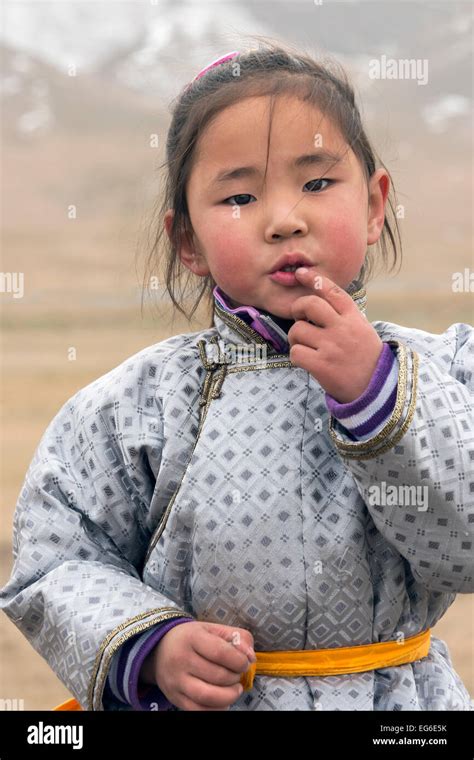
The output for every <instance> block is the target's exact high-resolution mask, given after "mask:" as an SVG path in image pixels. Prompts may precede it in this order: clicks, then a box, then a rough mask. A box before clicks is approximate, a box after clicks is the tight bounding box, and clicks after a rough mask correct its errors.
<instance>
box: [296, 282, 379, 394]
mask: <svg viewBox="0 0 474 760" xmlns="http://www.w3.org/2000/svg"><path fill="white" fill-rule="evenodd" d="M295 276H296V279H297V280H298V281H299V282H300V283H301V284H302V285H306V286H307V287H308V289H311V290H312V291H313V293H314V295H308V296H301V297H300V298H297V299H296V301H294V302H293V303H292V305H291V310H292V314H293V319H295V320H298V321H297V322H296V323H295V324H294V325H293V326H292V327H291V328H290V330H289V331H288V341H289V343H290V346H291V348H290V360H291V362H292V363H293V364H295V365H296V366H297V367H301V368H302V369H306V370H307V371H308V372H309V373H310V374H311V375H312V376H313V377H314V378H315V380H317V381H318V382H319V383H320V385H321V386H322V387H323V388H324V390H325V391H326V392H327V393H329V394H330V395H331V396H333V397H334V398H335V399H336V401H339V403H341V404H346V403H349V402H350V401H354V399H356V398H358V397H359V396H360V395H361V394H362V393H363V392H364V391H365V389H366V388H367V386H368V385H369V382H370V379H371V377H372V374H373V372H374V369H375V366H376V364H377V361H378V359H379V356H380V354H381V352H382V349H383V342H382V340H381V339H380V337H379V335H378V334H377V333H376V331H375V330H374V328H373V327H372V325H371V324H370V322H368V320H367V319H366V317H365V316H364V315H363V314H362V313H361V312H360V311H359V309H358V308H357V305H356V304H355V303H354V301H353V300H352V298H351V296H350V295H349V294H348V293H346V291H345V290H343V289H342V288H340V287H339V286H338V285H336V284H335V283H334V282H333V281H332V280H330V279H329V277H323V276H322V275H319V274H317V270H316V268H315V267H310V268H309V269H308V271H307V272H300V271H299V270H298V269H297V270H296V272H295ZM308 320H311V322H314V324H309V322H308Z"/></svg>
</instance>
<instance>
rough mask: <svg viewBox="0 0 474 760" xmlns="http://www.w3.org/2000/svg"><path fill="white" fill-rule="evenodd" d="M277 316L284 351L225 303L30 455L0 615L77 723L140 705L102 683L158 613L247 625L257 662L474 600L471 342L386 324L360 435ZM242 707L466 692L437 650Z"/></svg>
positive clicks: (75, 401)
mask: <svg viewBox="0 0 474 760" xmlns="http://www.w3.org/2000/svg"><path fill="white" fill-rule="evenodd" d="M215 295H216V294H215ZM362 296H363V294H361V291H359V292H358V293H357V292H356V293H355V294H353V295H352V297H353V299H354V300H355V301H356V303H357V304H358V306H359V308H360V309H361V310H362V311H364V303H363V297H362ZM265 323H266V327H267V328H268V331H269V335H270V334H271V335H272V336H273V338H275V336H279V337H280V339H281V345H282V347H283V348H282V349H277V348H275V341H274V340H271V339H270V338H268V339H266V338H265V337H263V336H262V334H261V332H259V331H257V330H254V329H253V327H252V326H251V325H250V324H248V323H247V322H246V321H245V320H244V319H242V318H241V317H239V316H238V315H237V314H236V313H233V312H232V311H231V310H229V309H226V308H225V306H223V305H222V303H221V302H220V301H219V299H218V298H217V295H216V298H215V315H214V325H213V326H212V327H209V328H208V329H205V330H202V331H199V332H193V333H187V334H183V335H177V336H174V337H171V338H169V339H167V340H164V341H162V342H160V343H157V344H155V345H152V346H149V347H147V348H145V349H143V350H142V351H140V352H139V353H137V354H135V355H134V356H132V357H131V358H129V359H127V360H126V361H124V362H123V363H122V364H120V365H119V366H118V367H116V368H114V369H112V370H111V371H110V372H108V373H107V374H105V375H103V376H102V377H100V378H99V379H97V380H95V381H94V382H92V383H90V384H89V385H88V386H87V387H85V388H83V389H81V390H80V391H78V392H77V393H76V394H75V395H74V396H73V397H72V398H70V399H69V400H68V401H67V402H66V403H65V404H64V405H63V407H62V408H61V409H60V410H59V411H58V413H57V415H56V416H55V418H54V419H53V420H52V422H51V423H50V425H49V426H48V428H47V429H46V431H45V433H44V435H43V437H42V439H41V441H40V443H39V445H38V447H37V450H36V452H35V455H34V458H33V460H32V462H31V464H30V467H29V469H28V472H27V474H26V477H25V482H24V484H23V487H22V490H21V493H20V496H19V500H18V504H17V508H16V512H15V518H14V532H13V539H14V565H13V569H12V573H11V577H10V579H9V580H8V582H7V583H6V585H5V586H4V587H3V589H1V591H0V606H1V607H2V608H3V610H4V611H5V613H6V614H7V615H8V617H9V618H10V619H11V620H12V621H13V622H14V623H15V625H16V626H17V627H18V628H19V630H20V631H21V632H22V633H23V634H24V636H25V637H26V638H27V639H28V641H29V642H30V643H31V645H32V646H33V647H34V648H35V650H36V651H37V652H39V653H40V655H41V656H42V657H43V658H44V659H45V660H46V661H47V662H48V663H49V665H50V667H51V668H52V669H53V671H54V672H55V673H56V674H57V676H58V677H59V678H60V679H61V681H62V682H63V683H64V684H65V685H66V687H67V688H68V689H69V690H70V692H71V694H72V695H73V696H74V697H75V698H76V699H77V700H78V701H79V703H80V704H81V706H82V707H83V708H84V709H89V710H104V709H105V710H121V709H133V708H132V707H131V706H127V705H124V704H123V703H122V702H120V701H119V700H118V699H114V698H113V697H112V696H111V692H110V690H107V689H106V682H107V681H108V676H109V674H110V670H111V665H112V663H113V662H117V660H116V658H114V655H115V654H119V653H120V651H121V647H122V646H123V645H126V644H127V642H130V640H131V639H132V637H136V636H137V634H143V633H145V632H147V631H149V630H150V631H151V630H152V629H153V628H154V627H156V626H157V624H162V623H163V622H164V621H172V620H173V619H176V620H177V619H178V618H189V619H190V620H193V619H194V620H201V621H209V622H216V623H223V624H225V625H229V626H233V625H235V626H238V627H242V628H247V629H248V630H249V631H251V633H252V634H253V637H254V644H255V650H256V651H257V653H258V652H259V651H266V652H268V651H274V650H287V651H288V650H301V649H304V650H319V649H323V648H338V647H341V648H342V647H352V646H358V645H366V644H372V643H378V642H394V641H397V640H401V639H404V638H408V637H414V636H416V634H419V633H421V632H423V631H426V630H427V629H429V628H430V627H432V626H434V625H435V623H436V622H437V621H438V620H439V619H440V618H441V617H442V616H443V614H444V613H445V611H446V610H447V609H448V607H449V606H450V605H451V603H452V602H453V601H454V598H455V595H456V593H469V592H472V591H473V590H474V580H473V553H472V533H473V523H474V425H473V391H474V377H473V367H474V335H473V329H472V328H471V327H470V326H468V325H466V324H461V323H459V324H454V325H452V326H451V327H449V328H448V329H447V330H446V331H445V332H444V333H443V334H441V335H434V334H430V333H427V332H424V331H422V330H417V329H412V328H408V327H402V326H399V325H395V324H392V323H387V322H380V321H377V322H372V325H373V327H374V328H375V330H376V331H377V333H378V334H379V335H380V337H381V339H382V341H384V342H385V343H386V344H388V345H389V346H390V349H391V352H393V354H394V356H395V357H396V360H397V361H396V364H393V365H392V366H396V368H397V369H396V371H397V385H396V399H395V401H394V405H393V410H392V411H390V413H389V417H388V419H387V421H385V422H384V423H383V424H382V427H381V429H378V431H377V432H376V433H374V434H373V435H369V437H368V438H367V437H365V438H364V439H363V440H357V437H355V436H354V435H352V434H351V433H350V432H349V431H348V429H346V428H345V427H344V426H343V425H342V423H341V419H337V418H336V417H335V416H334V415H332V414H331V413H330V412H329V410H328V406H327V403H326V399H325V393H324V390H323V389H322V388H321V386H320V385H319V383H318V382H316V380H315V379H314V378H313V377H312V376H311V375H310V374H309V373H308V372H307V371H306V370H303V369H301V368H299V367H296V366H294V365H293V364H292V363H291V361H290V360H289V347H288V344H287V343H286V340H285V338H286V336H285V333H284V331H283V330H282V329H281V327H279V325H278V324H277V323H276V322H275V321H272V319H271V317H269V316H268V315H267V316H266V318H265ZM392 361H393V360H392ZM353 421H354V420H353ZM356 421H357V420H356ZM418 497H420V498H418ZM230 709H231V710H314V709H320V710H468V709H470V697H469V694H468V692H467V690H466V688H465V686H464V685H463V683H462V682H461V680H460V678H459V676H458V675H457V674H456V672H455V670H454V669H453V666H452V663H451V660H450V656H449V652H448V650H447V648H446V645H445V644H444V642H443V641H441V640H439V639H437V638H436V637H434V636H432V637H431V645H430V648H429V653H428V655H427V656H425V657H422V658H421V659H418V660H416V661H415V662H412V663H407V664H401V665H396V666H393V667H386V668H379V669H373V670H368V671H365V672H358V673H346V674H343V675H325V676H291V677H287V676H286V677H285V676H281V675H276V676H269V675H258V674H257V675H255V677H254V680H253V684H252V687H251V688H250V689H249V690H248V691H245V692H244V693H243V694H242V695H241V697H240V698H239V699H237V701H236V702H235V703H234V704H233V705H231V708H230Z"/></svg>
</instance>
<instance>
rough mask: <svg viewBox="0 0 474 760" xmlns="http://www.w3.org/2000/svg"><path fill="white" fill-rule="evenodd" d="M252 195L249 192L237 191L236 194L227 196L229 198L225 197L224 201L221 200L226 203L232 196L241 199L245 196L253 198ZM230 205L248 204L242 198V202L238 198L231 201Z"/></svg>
mask: <svg viewBox="0 0 474 760" xmlns="http://www.w3.org/2000/svg"><path fill="white" fill-rule="evenodd" d="M253 197H254V196H253V195H250V194H249V193H239V194H238V195H231V196H229V198H226V199H225V201H223V202H224V203H228V201H231V200H232V199H233V198H236V199H242V198H244V199H245V198H253ZM230 205H231V206H248V203H246V202H245V200H244V202H243V203H240V202H239V201H238V200H234V202H233V203H231V204H230Z"/></svg>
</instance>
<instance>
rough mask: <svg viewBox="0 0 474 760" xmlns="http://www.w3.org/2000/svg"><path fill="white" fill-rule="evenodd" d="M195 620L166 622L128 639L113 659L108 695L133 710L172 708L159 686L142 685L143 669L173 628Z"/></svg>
mask: <svg viewBox="0 0 474 760" xmlns="http://www.w3.org/2000/svg"><path fill="white" fill-rule="evenodd" d="M193 620H194V618H187V617H181V618H174V619H173V620H167V621H163V622H162V623H157V625H155V626H152V627H151V628H149V629H148V630H147V631H144V632H143V633H140V634H137V635H136V636H132V637H131V638H130V639H128V641H126V642H125V644H123V645H122V646H121V647H120V649H119V651H118V652H117V653H116V654H115V655H114V657H113V658H112V663H111V666H110V668H109V673H108V676H107V679H106V689H107V693H108V694H109V696H110V695H112V696H113V697H114V698H115V699H117V700H119V701H120V702H122V703H124V704H129V705H131V706H132V707H133V709H134V710H169V709H170V708H172V707H173V705H172V704H171V702H170V701H169V700H168V699H167V698H166V697H165V695H164V694H163V692H162V691H161V689H160V688H159V687H158V686H157V685H154V684H139V675H140V670H141V667H142V665H143V662H144V660H145V658H146V657H147V655H148V654H149V653H150V652H151V650H152V649H154V647H156V646H157V644H158V642H159V641H160V640H161V638H162V637H163V636H164V635H165V634H166V633H167V632H168V631H169V630H171V628H173V627H174V626H175V625H179V624H180V623H189V622H192V621H193Z"/></svg>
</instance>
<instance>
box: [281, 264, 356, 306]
mask: <svg viewBox="0 0 474 760" xmlns="http://www.w3.org/2000/svg"><path fill="white" fill-rule="evenodd" d="M295 277H296V279H297V280H299V282H301V284H302V285H306V286H307V287H308V288H311V289H312V290H313V292H314V294H315V295H317V296H320V297H321V298H324V300H325V301H327V303H329V304H330V305H331V306H332V308H333V309H334V311H336V312H337V313H338V314H344V313H345V312H347V311H349V310H350V309H352V308H353V307H354V301H353V300H352V298H351V296H350V295H349V293H346V291H345V290H343V288H340V287H339V285H337V284H336V283H335V282H333V281H332V280H330V279H329V277H325V276H324V275H322V274H320V273H319V272H318V270H317V267H309V268H307V267H298V269H296V270H295Z"/></svg>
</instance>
